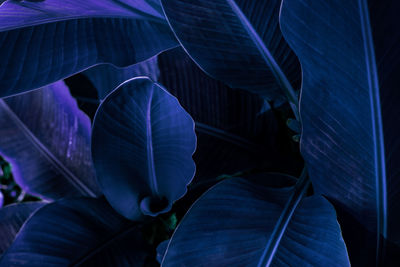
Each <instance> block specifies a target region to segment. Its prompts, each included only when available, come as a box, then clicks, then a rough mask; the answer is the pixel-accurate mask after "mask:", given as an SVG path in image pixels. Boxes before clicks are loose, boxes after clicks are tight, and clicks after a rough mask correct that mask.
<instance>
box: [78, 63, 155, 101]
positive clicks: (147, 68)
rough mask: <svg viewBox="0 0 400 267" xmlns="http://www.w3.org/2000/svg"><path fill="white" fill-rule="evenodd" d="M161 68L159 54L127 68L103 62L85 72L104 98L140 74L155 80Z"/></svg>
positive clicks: (101, 97)
mask: <svg viewBox="0 0 400 267" xmlns="http://www.w3.org/2000/svg"><path fill="white" fill-rule="evenodd" d="M159 72H160V71H159V68H158V64H157V56H154V57H152V58H150V59H148V60H146V61H143V62H140V63H137V64H134V65H132V66H129V67H126V68H117V67H115V66H113V65H110V64H101V65H98V66H95V67H93V68H90V69H88V70H87V71H85V72H84V73H83V74H85V75H86V76H87V77H88V78H89V80H90V81H91V82H92V83H93V85H94V86H95V87H96V89H97V92H98V95H99V98H100V99H104V98H105V97H106V96H107V95H108V94H109V93H110V92H111V91H112V90H114V89H115V88H117V87H118V85H120V84H121V83H123V82H124V81H126V80H129V79H131V78H134V77H138V76H147V77H149V78H150V79H152V80H153V81H157V80H158V76H159Z"/></svg>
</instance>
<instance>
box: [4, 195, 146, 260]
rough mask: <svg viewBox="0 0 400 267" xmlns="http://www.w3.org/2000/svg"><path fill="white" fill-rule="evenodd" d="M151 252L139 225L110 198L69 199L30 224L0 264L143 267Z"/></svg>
mask: <svg viewBox="0 0 400 267" xmlns="http://www.w3.org/2000/svg"><path fill="white" fill-rule="evenodd" d="M148 253H149V247H148V245H147V244H146V243H145V242H144V240H143V239H142V236H141V232H140V227H139V225H137V224H134V223H132V222H130V221H128V220H126V219H124V218H123V217H122V216H120V215H119V214H117V213H116V212H115V211H114V210H113V209H112V208H111V207H110V206H109V205H108V203H107V202H106V200H105V199H91V198H77V199H64V200H59V201H57V202H54V203H51V204H48V205H46V206H44V207H43V208H41V209H40V210H38V211H37V212H36V213H35V214H34V215H33V216H32V217H31V218H30V219H29V220H28V221H27V223H25V225H24V226H23V227H22V228H21V230H20V232H19V233H18V235H17V237H16V238H15V241H14V243H13V244H12V245H11V246H10V248H9V249H8V250H7V251H6V253H5V254H4V255H3V257H2V258H1V259H0V266H29V267H35V266H38V267H39V266H40V267H47V266H82V265H84V266H133V265H135V266H136V265H137V266H143V262H144V260H145V258H146V256H147V255H148Z"/></svg>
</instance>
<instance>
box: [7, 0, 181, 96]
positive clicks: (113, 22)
mask: <svg viewBox="0 0 400 267" xmlns="http://www.w3.org/2000/svg"><path fill="white" fill-rule="evenodd" d="M159 11H160V6H159V3H158V2H157V1H154V0H151V1H149V0H147V1H146V0H130V1H123V2H122V1H119V0H105V1H94V0H88V1H78V0H67V1H59V0H46V1H42V2H27V1H11V0H10V1H6V2H4V3H3V4H2V5H1V6H0V58H2V60H1V62H0V97H1V96H8V95H12V94H16V93H20V92H24V91H27V90H29V89H36V88H39V87H42V86H44V85H47V84H50V83H52V82H55V81H58V80H60V79H63V78H65V77H67V76H70V75H72V74H74V73H77V72H80V71H82V70H85V69H87V68H89V67H91V66H93V65H96V64H99V63H111V64H114V65H117V66H129V65H132V64H134V63H137V62H140V61H143V60H145V59H147V58H149V57H152V56H153V55H155V54H157V53H159V52H160V51H163V50H165V49H168V48H171V47H174V46H176V45H177V42H176V40H175V38H174V37H173V34H172V33H171V31H170V30H169V27H168V26H167V25H166V22H165V20H164V19H163V16H162V14H161V13H160V12H159Z"/></svg>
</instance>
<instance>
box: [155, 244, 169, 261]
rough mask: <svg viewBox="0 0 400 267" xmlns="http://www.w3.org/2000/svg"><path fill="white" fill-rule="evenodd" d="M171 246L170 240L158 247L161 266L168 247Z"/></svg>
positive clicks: (158, 258) (158, 259)
mask: <svg viewBox="0 0 400 267" xmlns="http://www.w3.org/2000/svg"><path fill="white" fill-rule="evenodd" d="M168 244H169V239H167V240H164V241H162V242H161V243H160V244H158V246H157V262H158V263H160V264H161V262H162V259H163V258H164V255H165V252H166V251H167V247H168Z"/></svg>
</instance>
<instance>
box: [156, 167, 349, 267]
mask: <svg viewBox="0 0 400 267" xmlns="http://www.w3.org/2000/svg"><path fill="white" fill-rule="evenodd" d="M288 178H290V177H287V176H284V175H278V174H269V176H266V177H263V179H261V180H257V181H254V180H253V181H250V180H245V179H242V178H232V179H230V180H226V181H223V182H221V183H219V184H218V185H216V186H214V187H212V188H211V189H210V190H209V191H207V192H206V193H205V194H204V195H203V196H202V197H201V198H200V199H199V200H198V201H197V202H196V203H195V204H194V205H193V206H192V207H191V209H190V210H189V212H188V213H187V214H186V215H185V217H184V218H183V219H182V221H181V223H180V224H179V225H178V227H177V229H176V231H175V233H174V234H173V236H172V239H171V241H170V243H169V246H168V248H167V252H166V255H165V257H164V259H163V263H162V266H206V265H209V264H210V263H212V265H213V266H257V265H258V264H259V261H260V258H261V257H262V255H263V251H264V248H265V247H266V245H267V243H269V241H270V239H271V238H272V237H274V236H275V234H276V233H275V231H276V230H274V229H275V228H276V226H277V224H282V222H281V221H280V219H279V218H280V216H281V213H282V212H283V211H284V207H285V205H286V204H287V203H286V202H287V201H288V198H289V197H290V195H291V194H292V193H293V188H292V187H284V188H276V187H275V188H272V187H271V186H273V184H271V181H270V179H272V181H273V182H275V183H276V180H279V182H280V183H282V181H284V180H288ZM276 185H279V183H278V184H275V186H276ZM300 199H301V196H299V199H298V201H299V202H300V203H299V204H298V205H297V208H295V210H294V213H293V214H292V216H291V217H289V219H288V221H287V222H286V223H287V225H286V227H285V228H283V230H281V233H280V234H281V236H280V239H277V240H276V241H275V243H276V244H275V245H276V247H275V248H276V251H274V253H272V254H271V255H269V258H268V263H269V264H270V265H267V266H322V265H323V266H349V260H348V256H347V252H346V246H345V244H344V241H343V239H342V236H341V232H340V227H339V224H338V222H337V220H336V214H335V210H334V208H333V207H332V206H331V204H330V203H329V202H328V201H327V200H326V199H324V198H323V197H321V196H312V197H307V198H304V199H302V200H300ZM295 207H296V206H295ZM283 225H284V224H283ZM274 240H275V239H274ZM259 266H266V265H259Z"/></svg>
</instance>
